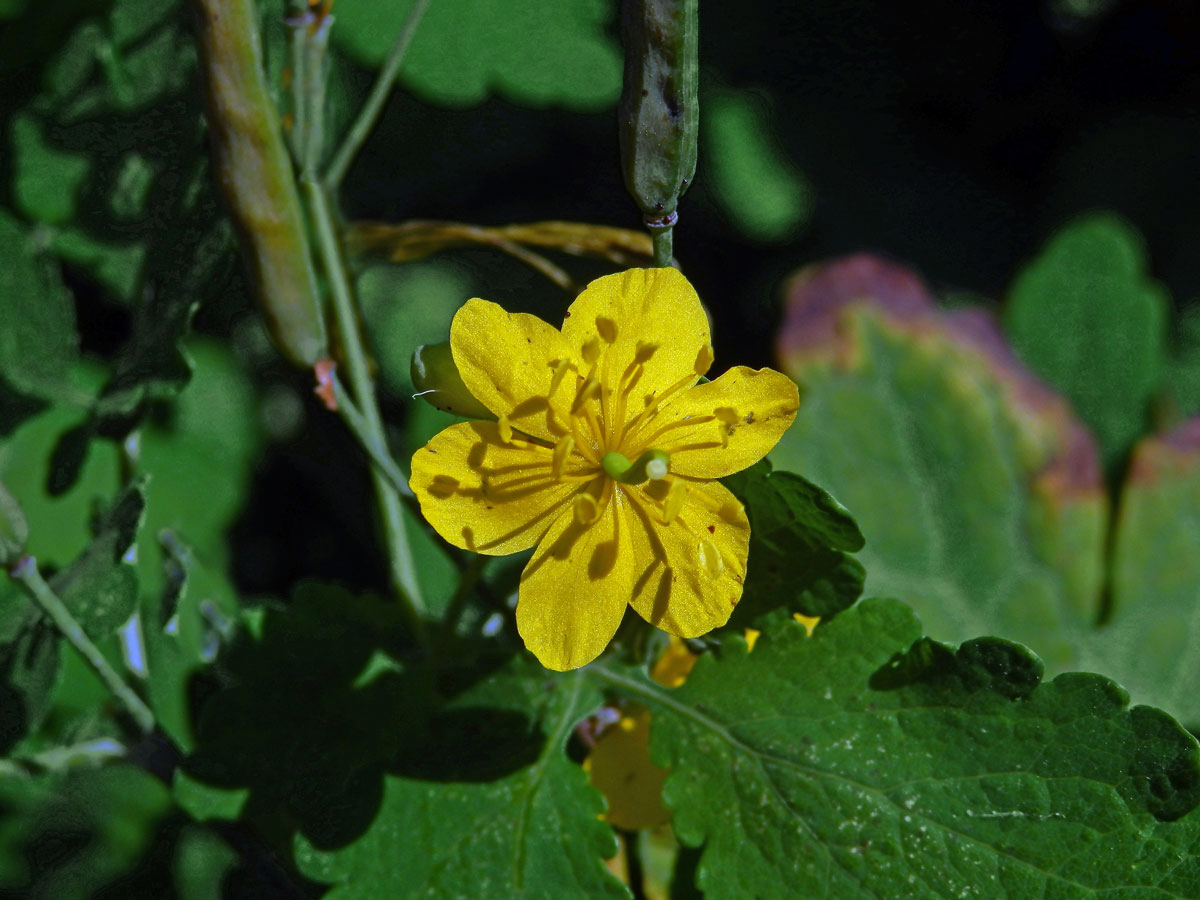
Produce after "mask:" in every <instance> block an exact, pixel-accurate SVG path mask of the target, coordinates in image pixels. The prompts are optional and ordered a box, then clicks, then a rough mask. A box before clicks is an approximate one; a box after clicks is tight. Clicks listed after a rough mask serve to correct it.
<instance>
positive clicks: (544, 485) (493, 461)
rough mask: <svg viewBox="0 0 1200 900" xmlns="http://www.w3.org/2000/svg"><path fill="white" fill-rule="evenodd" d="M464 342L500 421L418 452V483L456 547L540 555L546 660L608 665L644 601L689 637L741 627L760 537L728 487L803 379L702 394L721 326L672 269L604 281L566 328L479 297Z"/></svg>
mask: <svg viewBox="0 0 1200 900" xmlns="http://www.w3.org/2000/svg"><path fill="white" fill-rule="evenodd" d="M450 348H451V352H452V353H453V357H454V363H455V365H456V366H457V368H458V370H459V373H460V374H461V376H462V379H463V382H464V384H465V385H466V386H467V388H468V390H470V392H471V393H472V394H473V395H474V396H475V398H476V399H477V400H479V401H480V403H482V404H483V405H484V406H485V407H486V408H487V409H489V410H490V411H491V412H492V413H493V414H494V415H495V416H496V418H497V420H498V421H496V422H482V421H478V422H466V423H462V424H459V425H453V426H451V427H450V428H447V429H446V430H445V431H442V432H441V433H440V434H438V435H436V436H435V437H434V438H433V440H431V441H430V442H429V444H428V445H426V446H425V447H424V448H422V449H421V450H418V451H417V453H416V454H415V455H414V456H413V461H412V479H411V482H410V484H411V486H412V489H413V492H414V493H415V494H416V496H417V498H418V499H419V501H420V503H421V511H422V512H423V513H424V514H425V517H426V519H428V520H429V522H430V524H431V525H432V526H433V527H434V529H436V530H437V532H438V533H439V534H440V535H441V536H442V537H444V538H445V539H446V540H448V541H449V542H450V543H452V544H454V545H455V546H458V547H462V548H464V549H467V550H473V551H475V552H478V553H488V554H494V555H502V554H507V553H515V552H517V551H519V550H525V549H528V548H529V547H534V546H536V547H537V550H536V552H535V553H534V555H533V558H532V559H531V560H530V562H529V564H528V565H527V566H526V568H525V571H524V573H523V574H522V576H521V586H520V592H519V595H518V601H517V628H518V630H519V631H520V633H521V637H522V638H523V639H524V641H525V645H526V646H527V647H528V648H529V649H530V650H531V651H533V653H534V654H535V655H536V656H537V658H538V659H539V660H541V662H542V664H543V665H545V666H547V667H548V668H551V669H558V670H560V671H562V670H566V669H574V668H577V667H579V666H582V665H585V664H586V663H588V662H590V661H591V660H593V659H595V658H596V657H597V656H598V655H599V654H600V653H601V651H603V650H604V648H605V647H606V646H607V644H608V642H609V640H610V639H611V638H612V636H613V633H614V632H615V631H616V629H617V626H618V625H619V624H620V622H621V617H622V615H623V614H624V612H625V607H626V605H627V604H629V605H632V606H633V608H634V609H635V610H637V612H638V613H639V614H640V615H641V616H642V617H643V618H644V619H646V621H648V622H650V623H652V624H653V625H656V626H658V627H659V628H661V629H663V630H664V631H667V632H670V633H671V634H675V635H679V636H681V637H695V636H697V635H701V634H704V633H706V632H708V631H710V630H711V629H713V628H716V627H717V626H719V625H722V624H724V622H725V621H726V620H727V619H728V618H729V614H730V612H731V611H732V610H733V607H734V606H735V605H736V604H737V601H738V599H739V598H740V597H741V593H742V579H743V576H744V575H745V569H746V551H747V545H748V542H749V537H750V526H749V523H748V522H747V520H746V514H745V511H744V509H743V508H742V505H741V503H739V502H738V501H737V499H736V498H735V497H734V496H733V494H731V493H730V492H729V491H728V490H727V489H726V488H725V487H724V486H722V485H721V484H718V483H717V482H715V481H714V480H713V479H715V478H720V477H723V476H725V475H729V474H732V473H733V472H737V471H739V470H741V469H744V468H746V467H747V466H750V465H752V464H753V463H755V462H757V461H758V460H759V459H761V458H762V457H763V456H765V455H766V453H767V451H769V450H770V449H771V448H772V447H773V446H775V443H776V442H777V441H778V440H779V438H780V437H781V436H782V434H783V432H784V431H785V430H786V429H787V427H788V426H789V425H791V423H792V420H793V419H794V418H795V416H796V409H797V407H798V405H799V398H798V395H797V391H796V386H795V385H794V384H793V383H792V382H791V381H790V380H789V379H788V378H787V377H786V376H784V375H781V374H780V373H779V372H775V371H773V370H771V369H762V370H759V371H755V370H753V369H748V368H745V367H741V366H738V367H735V368H733V369H730V370H729V371H727V372H726V373H725V374H723V375H722V376H721V377H720V378H717V379H716V380H715V381H711V382H706V383H703V384H699V383H698V382H699V379H700V376H702V375H703V374H704V373H705V372H707V371H708V368H709V366H710V365H711V364H712V359H713V354H712V347H711V343H710V340H709V331H708V320H707V318H706V316H705V313H704V309H703V308H702V307H701V305H700V300H699V298H698V297H697V296H696V292H695V291H694V290H693V289H692V286H691V285H690V284H688V282H687V280H686V279H685V278H684V277H683V276H682V275H681V274H680V273H679V272H678V271H676V270H675V269H669V268H668V269H632V270H630V271H628V272H623V273H621V274H618V275H610V276H608V277H605V278H600V279H597V280H596V281H593V282H592V283H591V284H590V285H588V287H587V289H586V290H584V292H583V293H582V294H580V295H579V297H578V298H577V299H576V300H575V302H574V303H573V304H571V307H570V309H569V310H568V311H567V314H566V319H565V321H564V322H563V327H562V330H561V331H560V330H559V329H557V328H554V327H553V326H552V325H548V324H547V323H545V322H543V321H542V320H541V319H538V318H536V317H534V316H530V315H525V314H522V313H508V312H505V310H503V309H502V308H501V307H499V306H497V305H496V304H494V303H489V302H488V301H486V300H469V301H468V302H467V303H466V304H465V305H464V306H463V307H462V308H461V309H460V310H459V311H458V313H457V314H456V315H455V316H454V322H453V324H452V325H451V328H450Z"/></svg>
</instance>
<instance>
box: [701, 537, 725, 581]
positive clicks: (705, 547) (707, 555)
mask: <svg viewBox="0 0 1200 900" xmlns="http://www.w3.org/2000/svg"><path fill="white" fill-rule="evenodd" d="M700 565H702V566H704V571H706V572H707V573H708V574H709V575H710V576H712V577H713V578H716V577H717V576H718V575H720V574H721V572H722V571H724V569H725V561H724V560H723V559H721V551H720V550H718V549H717V545H716V544H714V543H713V542H712V541H710V540H709V539H708V538H701V539H700Z"/></svg>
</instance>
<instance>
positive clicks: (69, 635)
mask: <svg viewBox="0 0 1200 900" xmlns="http://www.w3.org/2000/svg"><path fill="white" fill-rule="evenodd" d="M8 574H9V575H10V576H12V578H13V580H14V581H16V582H17V583H18V584H20V585H21V587H23V588H24V589H25V592H26V593H27V594H29V596H30V598H31V599H32V600H33V601H34V602H35V603H36V604H37V605H38V606H40V607H41V608H42V611H43V612H45V613H46V615H48V616H49V617H50V620H51V621H52V622H54V624H55V626H56V627H57V628H58V630H59V631H60V632H61V633H62V636H63V637H65V638H66V639H67V640H68V641H69V642H70V643H71V646H72V647H74V648H75V649H76V650H77V651H79V655H80V656H82V657H83V658H84V660H85V661H86V662H87V664H88V665H89V666H91V667H92V671H94V672H95V673H96V674H97V675H98V676H99V677H100V680H101V681H103V682H104V686H105V687H107V688H108V690H109V692H110V693H111V694H112V695H113V696H114V697H115V698H116V699H117V701H118V702H119V703H120V704H121V705H122V706H123V707H125V711H126V712H127V713H129V716H130V718H132V719H133V721H134V722H135V723H136V724H137V727H138V728H139V729H140V730H141V731H142V732H144V733H147V734H148V733H150V732H151V731H153V730H154V726H155V721H154V713H153V712H152V711H151V710H150V707H149V706H147V705H146V704H145V703H144V702H143V701H142V698H141V697H139V696H138V695H137V694H136V693H134V691H133V688H131V687H130V686H129V685H128V684H126V683H125V681H124V679H122V678H121V676H120V675H118V674H117V671H116V670H115V669H114V668H113V667H112V666H111V665H109V662H108V660H107V659H105V657H104V654H103V653H101V652H100V648H99V647H97V646H96V645H95V644H94V643H92V639H91V638H89V637H88V636H87V634H86V633H85V632H84V630H83V627H82V626H81V625H80V624H79V623H78V622H77V621H75V617H74V616H72V615H71V611H70V610H69V609H67V607H66V606H65V605H64V604H63V602H62V600H60V599H59V597H58V595H57V594H56V593H54V591H53V590H52V589H51V587H50V585H48V584H46V580H45V579H44V578H42V573H41V572H39V571H38V567H37V561H36V560H35V559H34V558H33V557H32V556H29V555H28V554H26V555H25V556H22V557H21V558H20V559H19V560H17V563H16V565H14V566H13V567H12V568H11V569H9V572H8Z"/></svg>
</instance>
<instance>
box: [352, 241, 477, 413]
mask: <svg viewBox="0 0 1200 900" xmlns="http://www.w3.org/2000/svg"><path fill="white" fill-rule="evenodd" d="M357 287H358V296H359V300H360V303H361V304H362V310H363V318H365V319H366V322H367V327H368V330H369V333H370V334H371V336H372V338H373V345H372V349H373V350H374V352H375V356H376V358H377V359H378V360H379V369H380V376H381V378H382V380H383V383H384V384H386V385H387V386H388V388H389V389H391V390H392V391H393V392H394V393H396V394H398V395H400V396H403V397H408V396H409V395H411V394H412V392H413V383H412V376H411V375H410V368H411V365H412V355H413V352H414V351H415V350H416V349H417V347H419V346H420V345H421V344H438V343H441V342H442V341H445V340H447V339H448V336H449V334H450V320H451V319H453V318H454V313H455V312H456V311H457V310H458V308H459V307H460V306H462V304H463V302H464V301H465V300H466V299H467V298H468V297H471V296H474V294H473V290H474V285H473V282H472V280H471V279H470V278H469V277H468V275H467V273H466V272H465V270H463V269H462V268H461V267H459V266H456V265H453V264H450V263H446V262H442V261H430V262H416V263H409V264H407V265H403V266H397V265H375V266H371V267H369V268H367V269H364V270H363V272H362V274H360V275H359V277H358V284H357Z"/></svg>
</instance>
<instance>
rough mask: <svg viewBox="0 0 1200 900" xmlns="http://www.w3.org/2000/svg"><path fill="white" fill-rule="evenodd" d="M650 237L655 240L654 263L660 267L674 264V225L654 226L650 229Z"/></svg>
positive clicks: (663, 267)
mask: <svg viewBox="0 0 1200 900" xmlns="http://www.w3.org/2000/svg"><path fill="white" fill-rule="evenodd" d="M650 239H651V240H652V241H653V242H654V265H656V266H658V267H659V268H660V269H665V268H666V267H667V266H670V265H672V262H673V260H674V259H675V247H674V244H675V229H674V227H672V226H667V227H666V228H652V229H650Z"/></svg>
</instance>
